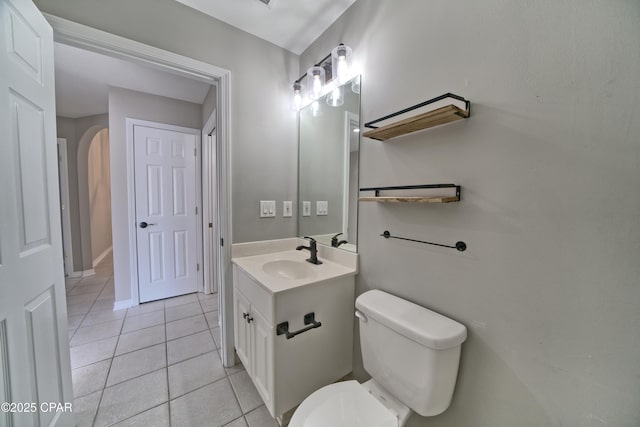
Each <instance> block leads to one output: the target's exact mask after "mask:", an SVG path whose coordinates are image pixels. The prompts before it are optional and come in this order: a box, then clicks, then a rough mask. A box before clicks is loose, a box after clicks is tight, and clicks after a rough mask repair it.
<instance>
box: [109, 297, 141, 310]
mask: <svg viewBox="0 0 640 427" xmlns="http://www.w3.org/2000/svg"><path fill="white" fill-rule="evenodd" d="M134 305H136V304H134V302H133V300H130V299H125V300H122V301H116V302H114V303H113V311H118V310H123V309H125V308H129V307H133V306H134Z"/></svg>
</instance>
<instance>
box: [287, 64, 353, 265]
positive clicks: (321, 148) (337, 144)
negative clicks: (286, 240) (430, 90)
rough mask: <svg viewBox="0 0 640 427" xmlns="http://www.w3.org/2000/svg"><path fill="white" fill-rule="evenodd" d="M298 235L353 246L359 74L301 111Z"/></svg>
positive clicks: (343, 247) (331, 244)
mask: <svg viewBox="0 0 640 427" xmlns="http://www.w3.org/2000/svg"><path fill="white" fill-rule="evenodd" d="M299 119H300V120H299V126H300V128H299V143H298V147H299V148H298V150H299V159H298V203H299V205H298V235H299V236H301V237H304V236H309V237H313V238H314V239H316V240H317V241H318V243H320V244H323V245H327V246H334V247H339V248H340V249H344V250H349V251H353V252H356V251H357V235H358V168H359V165H358V162H359V153H360V76H357V77H355V78H353V79H352V80H350V81H348V82H347V83H345V84H344V85H342V86H340V87H338V88H335V89H333V90H332V91H330V92H329V93H328V94H326V95H325V96H323V97H321V98H320V99H318V100H317V101H314V102H313V103H312V104H310V105H307V106H306V107H304V108H302V109H301V110H300V117H299Z"/></svg>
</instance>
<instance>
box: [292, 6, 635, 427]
mask: <svg viewBox="0 0 640 427" xmlns="http://www.w3.org/2000/svg"><path fill="white" fill-rule="evenodd" d="M339 42H344V43H346V44H348V45H350V46H351V47H353V50H354V55H355V56H356V57H357V58H356V59H357V60H358V61H359V62H360V65H361V68H362V75H363V78H362V120H363V122H366V121H370V120H373V119H375V118H377V117H380V116H382V115H385V114H388V113H391V112H393V111H396V110H399V109H401V108H404V107H408V106H410V105H413V104H416V103H418V102H421V101H424V100H426V99H429V98H431V97H433V96H437V95H440V94H443V93H445V92H448V91H452V92H454V93H457V94H460V95H462V96H465V97H467V98H468V99H470V100H471V101H472V103H473V106H472V114H473V115H472V117H471V118H470V119H469V120H465V121H461V122H457V123H455V124H449V125H447V126H444V127H441V128H438V129H431V130H427V131H424V132H421V133H416V134H413V135H410V136H406V137H404V138H401V139H398V140H394V142H390V143H383V142H377V141H374V140H370V139H366V138H363V141H362V145H361V176H360V177H361V183H360V184H361V186H375V185H393V184H425V183H438V182H454V183H459V184H461V185H462V187H463V190H462V201H461V202H460V203H451V204H447V205H423V206H409V205H386V204H377V203H365V202H362V203H360V215H359V218H360V222H359V236H358V237H359V240H358V250H359V252H360V254H361V270H360V275H359V277H358V281H357V292H358V293H361V292H363V291H366V290H368V289H374V288H379V289H384V290H387V291H389V292H391V293H393V294H396V295H398V296H401V297H405V298H407V299H409V300H411V301H414V302H416V303H419V304H422V305H424V306H427V307H430V308H432V309H434V310H436V311H438V312H440V313H443V314H444V315H447V316H450V317H452V318H454V319H457V320H459V321H460V322H462V323H464V324H465V325H466V326H467V327H468V329H469V338H468V340H467V342H466V343H465V344H464V345H463V348H462V352H463V355H462V363H461V368H460V373H459V378H458V385H457V389H456V392H455V395H454V399H453V403H452V405H451V407H450V408H449V409H448V410H447V411H446V412H445V413H444V414H442V415H440V416H437V417H433V418H422V417H420V416H413V417H412V419H411V420H410V421H409V423H408V424H409V426H410V427H416V426H430V427H434V426H440V427H461V426H474V427H483V426H487V427H488V426H490V427H513V426H519V427H523V426H531V427H540V426H604V425H611V426H617V427H622V426H626V427H631V426H638V425H639V423H640V388H639V386H640V381H639V380H638V378H640V358H639V357H638V354H639V353H640V340H638V336H639V335H638V330H639V329H638V326H639V325H640V310H639V309H638V307H639V302H640V286H638V277H640V263H638V254H639V253H640V244H639V242H640V192H638V183H640V144H638V141H640V108H639V107H638V105H640V3H639V2H637V1H608V2H594V1H588V2H584V1H578V0H570V1H564V2H555V1H550V0H544V1H537V2H505V1H502V0H489V1H482V2H473V1H458V2H452V1H449V0H432V1H423V0H406V1H402V2H392V1H383V0H359V1H358V2H356V3H355V4H354V6H352V7H351V8H350V9H349V10H348V11H347V12H346V13H345V14H344V15H343V16H342V17H341V19H340V20H339V21H338V22H337V23H336V24H335V25H333V26H332V27H330V28H329V29H328V30H327V31H326V33H325V34H324V35H323V36H321V37H320V38H319V39H318V40H317V41H316V42H315V43H314V44H313V45H312V46H311V47H310V48H309V49H308V50H307V51H306V52H305V53H303V55H302V56H301V63H300V65H301V69H304V68H306V67H307V66H309V65H310V64H311V63H313V62H314V61H317V60H318V58H321V57H322V56H324V55H325V54H326V52H328V51H329V50H330V49H331V48H332V47H334V46H335V45H336V44H338V43H339ZM385 229H389V230H390V231H391V232H392V233H394V234H397V235H399V236H406V237H413V238H416V239H424V240H431V241H435V242H443V243H450V244H451V243H454V242H455V241H457V240H464V241H466V242H467V244H468V245H469V249H468V250H467V251H466V252H464V253H459V252H457V251H455V250H449V249H444V248H437V247H429V246H426V245H420V244H415V243H411V242H401V241H392V240H389V241H387V240H384V239H383V238H381V237H379V234H380V233H381V232H382V231H383V230H385ZM357 350H358V351H357V352H356V354H358V353H359V346H358V347H357ZM356 366H359V367H360V368H358V369H357V370H356V373H357V375H358V377H360V378H361V379H362V378H365V377H366V374H365V373H364V372H363V371H362V368H361V366H362V365H361V361H360V358H359V357H358V358H357V360H356Z"/></svg>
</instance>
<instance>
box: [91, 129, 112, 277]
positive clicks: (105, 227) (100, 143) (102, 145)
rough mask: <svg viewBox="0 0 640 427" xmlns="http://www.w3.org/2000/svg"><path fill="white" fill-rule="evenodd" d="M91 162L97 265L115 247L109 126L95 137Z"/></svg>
mask: <svg viewBox="0 0 640 427" xmlns="http://www.w3.org/2000/svg"><path fill="white" fill-rule="evenodd" d="M87 162H88V163H87V164H88V168H87V175H88V190H89V223H90V228H91V255H92V263H93V266H94V267H95V266H96V265H97V264H98V263H99V262H100V261H101V260H102V259H103V258H104V257H105V256H106V255H107V254H109V252H110V251H111V249H112V239H111V174H110V164H109V130H108V129H102V130H101V131H100V132H98V133H97V134H96V135H95V136H94V137H93V139H92V140H91V143H90V145H89V153H88V159H87Z"/></svg>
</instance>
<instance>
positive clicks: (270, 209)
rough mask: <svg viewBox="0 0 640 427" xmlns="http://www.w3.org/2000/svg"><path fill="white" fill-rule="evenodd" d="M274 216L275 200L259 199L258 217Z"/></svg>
mask: <svg viewBox="0 0 640 427" xmlns="http://www.w3.org/2000/svg"><path fill="white" fill-rule="evenodd" d="M275 216H276V201H275V200H260V218H273V217H275Z"/></svg>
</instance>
